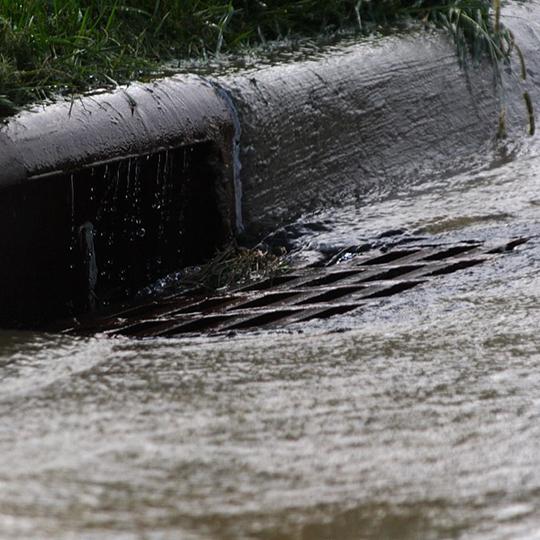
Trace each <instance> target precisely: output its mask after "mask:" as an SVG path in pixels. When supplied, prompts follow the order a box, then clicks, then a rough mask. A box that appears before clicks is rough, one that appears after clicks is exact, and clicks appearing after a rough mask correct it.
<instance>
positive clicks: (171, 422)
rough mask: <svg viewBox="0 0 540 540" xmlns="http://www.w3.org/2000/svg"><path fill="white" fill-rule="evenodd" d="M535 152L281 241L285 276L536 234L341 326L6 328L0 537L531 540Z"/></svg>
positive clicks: (535, 146)
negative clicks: (350, 250)
mask: <svg viewBox="0 0 540 540" xmlns="http://www.w3.org/2000/svg"><path fill="white" fill-rule="evenodd" d="M539 148H540V146H539V143H538V139H533V140H529V141H528V142H526V143H525V144H524V145H523V146H522V147H521V148H519V149H515V152H514V153H513V154H506V155H499V156H495V158H496V159H494V160H492V161H491V162H490V163H489V164H487V165H486V166H484V167H480V168H477V169H474V170H470V171H466V172H460V173H457V174H455V175H443V176H439V177H436V176H434V177H433V182H432V183H424V184H418V185H416V186H415V187H414V188H413V189H410V190H401V191H397V190H396V191H387V192H384V191H380V192H379V193H376V194H374V195H373V196H372V197H371V198H370V199H368V200H366V201H365V204H364V205H362V206H361V207H360V206H358V207H355V206H349V207H344V208H342V209H340V211H339V212H337V211H334V212H322V213H319V214H317V215H311V216H306V217H305V219H304V221H303V225H302V227H300V226H299V225H298V226H296V225H291V226H290V230H291V231H292V230H294V229H295V228H300V229H302V230H303V231H304V234H302V235H300V236H298V237H297V238H296V239H295V240H294V245H295V246H296V248H297V250H298V251H297V256H298V260H299V263H300V262H301V261H302V257H303V258H304V260H308V259H309V260H312V259H314V258H316V254H317V253H321V252H324V251H328V250H335V249H340V248H342V247H346V246H347V245H350V244H351V243H356V242H358V239H359V238H361V239H362V240H363V241H366V242H378V241H381V238H382V239H384V241H385V242H390V241H392V239H394V240H395V241H399V239H400V238H403V237H405V236H407V235H412V236H423V237H424V238H426V239H431V240H436V241H438V242H441V241H448V242H458V241H467V240H471V239H477V240H482V241H488V240H489V241H505V240H507V239H509V238H514V237H518V236H526V237H529V238H530V240H529V241H528V242H527V243H526V244H524V245H523V246H520V247H519V248H517V249H516V250H514V251H513V252H510V253H507V254H503V255H501V256H499V257H496V258H494V259H493V260H492V261H491V262H488V263H486V264H482V265H479V266H475V267H473V268H470V269H466V270H463V271H461V272H457V273H454V274H451V275H447V276H441V279H439V280H436V281H432V282H430V283H429V286H427V287H416V288H414V289H412V290H411V291H408V292H407V293H404V294H400V295H397V296H395V297H391V298H381V299H379V300H378V301H377V302H375V303H373V304H370V305H369V306H365V307H362V308H361V309H358V310H356V311H353V312H350V313H348V314H346V315H343V316H338V317H334V318H331V319H328V320H323V321H320V320H319V321H312V322H310V323H309V324H302V325H291V326H290V327H288V328H285V329H281V330H279V331H277V330H276V331H271V332H269V331H259V332H253V333H250V334H248V335H244V336H242V337H236V338H223V337H219V338H213V339H208V338H188V339H159V338H158V339H151V340H140V339H137V340H132V339H128V338H116V339H110V338H106V337H104V336H100V335H96V336H92V337H86V338H80V337H73V336H62V335H57V334H46V333H29V332H8V331H3V332H2V333H1V334H0V351H1V352H0V456H1V457H0V515H1V518H2V519H0V536H2V538H6V539H32V540H39V539H45V538H46V539H50V538H56V539H76V540H86V539H97V538H100V539H101V538H115V539H130V540H131V539H141V540H142V539H177V538H187V539H265V540H266V539H274V540H277V539H280V540H283V539H291V540H293V539H294V540H300V539H302V540H322V539H325V540H330V539H340V540H341V539H347V538H350V539H353V538H354V539H358V538H366V539H367V538H369V539H377V540H380V539H389V538H395V539H404V538H411V539H412V538H414V539H449V538H459V539H475V540H484V539H485V540H488V539H489V540H493V539H508V540H509V539H515V538H520V539H526V540H532V539H537V538H539V537H540V503H539V502H538V501H539V499H538V494H539V493H540V474H539V471H540V457H539V454H538V451H537V450H538V448H537V446H538V444H537V442H538V437H539V432H538V420H539V417H540V403H539V401H538V384H539V375H538V369H537V364H538V362H539V360H540V353H539V351H540V338H539V334H538V321H539V320H540V293H539V291H540V281H539V277H538V276H539V269H540V219H539V215H540V213H539V212H540V210H539V206H540V202H539V201H540V198H539V195H538V194H539V193H540V151H539ZM309 231H311V232H309ZM353 239H354V240H353Z"/></svg>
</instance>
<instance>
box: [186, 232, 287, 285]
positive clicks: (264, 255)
mask: <svg viewBox="0 0 540 540" xmlns="http://www.w3.org/2000/svg"><path fill="white" fill-rule="evenodd" d="M286 271H287V263H286V261H285V253H283V254H282V255H275V254H273V253H272V252H270V251H266V250H262V249H258V248H247V247H243V246H239V245H238V244H237V243H236V242H235V241H233V242H231V243H230V244H229V245H228V246H227V247H225V248H224V249H223V250H221V251H218V253H217V254H216V255H215V256H214V257H213V258H212V259H211V260H210V261H208V262H207V263H206V264H205V265H204V266H202V267H201V269H200V270H199V271H197V272H195V273H193V274H190V275H189V277H188V278H187V279H185V280H184V282H189V283H190V284H196V285H197V286H202V287H204V288H205V289H209V290H217V289H222V288H224V287H231V286H233V285H240V284H243V283H248V282H250V281H255V280H260V279H264V278H273V277H275V276H277V275H280V274H282V273H284V272H286Z"/></svg>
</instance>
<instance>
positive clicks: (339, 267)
mask: <svg viewBox="0 0 540 540" xmlns="http://www.w3.org/2000/svg"><path fill="white" fill-rule="evenodd" d="M526 241H527V239H523V238H520V239H516V240H513V241H511V242H507V243H505V244H501V245H496V246H494V245H487V244H484V243H482V242H467V243H461V244H457V245H456V244H455V245H452V246H448V245H444V246H416V247H410V248H407V249H395V250H389V251H387V252H385V253H382V252H381V251H377V252H375V253H368V254H357V255H354V256H352V257H351V258H348V259H347V260H342V262H339V263H336V264H333V265H332V266H327V267H324V268H304V269H301V270H296V271H293V272H290V273H287V274H284V275H279V276H276V277H275V278H273V279H265V280H262V281H259V282H256V283H249V284H246V285H244V286H238V287H236V288H233V289H229V290H227V291H226V292H221V293H219V292H216V293H203V292H201V291H200V290H199V291H198V292H197V291H195V292H194V291H191V292H185V291H184V292H174V291H171V292H169V293H165V294H160V295H159V296H153V297H146V298H139V299H136V300H133V301H131V302H125V303H123V304H120V305H116V306H110V307H109V308H107V309H106V310H102V311H99V312H93V313H88V314H86V315H83V316H81V317H79V318H77V319H72V320H70V321H64V322H62V323H58V324H56V325H55V328H54V329H55V330H57V331H63V332H69V333H76V334H93V333H104V334H108V335H112V336H114V335H123V336H133V337H140V338H145V337H164V336H182V335H194V334H207V335H208V334H219V333H229V332H236V331H240V330H256V329H270V328H280V327H281V328H283V327H286V326H287V325H290V324H292V323H297V322H302V321H309V320H312V319H327V318H329V317H332V316H334V315H342V314H344V313H347V312H350V311H353V310H355V309H358V308H361V307H362V306H363V305H365V304H366V303H368V302H373V301H374V300H376V299H380V298H385V297H390V296H393V295H396V294H400V293H402V292H405V291H407V290H409V289H412V288H414V287H417V286H419V285H423V284H425V283H427V282H429V281H431V280H433V279H437V277H438V276H443V275H445V274H450V273H453V272H456V271H459V270H463V269H466V268H469V267H472V266H475V265H478V264H481V263H483V262H486V261H487V260H489V259H491V258H493V257H494V256H495V255H496V254H498V253H502V252H505V251H511V250H512V249H514V248H515V247H516V246H518V245H520V244H522V243H524V242H526Z"/></svg>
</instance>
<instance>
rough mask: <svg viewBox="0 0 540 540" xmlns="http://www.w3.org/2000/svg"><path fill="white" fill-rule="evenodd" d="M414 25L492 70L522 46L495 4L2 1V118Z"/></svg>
mask: <svg viewBox="0 0 540 540" xmlns="http://www.w3.org/2000/svg"><path fill="white" fill-rule="evenodd" d="M411 18H412V19H416V20H420V21H423V22H425V23H429V24H431V25H435V26H437V27H440V28H445V29H447V30H448V31H449V32H450V33H451V34H452V35H453V37H454V39H455V41H456V45H457V48H458V52H459V54H460V57H461V58H462V59H463V60H464V61H465V59H466V57H467V55H468V54H469V52H472V55H473V57H474V58H478V57H479V56H480V55H482V54H483V53H485V52H487V53H488V54H489V55H490V57H491V58H492V60H493V62H494V65H498V64H499V62H504V63H508V62H509V60H510V56H511V54H512V52H513V51H517V52H518V54H519V49H517V47H516V45H515V40H514V38H513V35H512V34H511V32H509V31H507V30H506V29H505V28H504V27H503V26H502V25H501V23H500V0H264V1H262V0H137V1H136V2H135V1H134V0H26V1H24V2H21V1H18V0H17V1H16V0H0V115H5V114H9V113H10V112H13V111H14V110H15V109H16V108H17V107H18V106H20V105H22V104H25V103H29V102H32V101H36V100H42V99H45V98H50V97H52V96H56V95H58V94H73V93H79V92H83V91H85V90H88V89H90V88H96V87H109V86H114V85H116V84H118V83H125V82H128V81H130V80H133V79H141V78H144V77H148V76H152V75H155V74H158V73H163V68H162V67H161V66H163V64H164V62H166V61H170V60H171V59H182V58H184V59H185V58H194V57H197V58H200V57H207V56H209V55H216V54H219V53H221V52H234V51H238V50H239V49H240V48H242V47H247V46H254V45H256V44H260V43H261V42H263V43H264V42H266V41H269V40H277V39H280V38H284V37H300V36H303V37H306V36H307V37H315V36H318V35H321V33H323V34H331V33H334V32H337V31H339V30H343V29H349V30H355V31H357V32H360V33H363V34H368V33H371V32H373V31H374V30H376V29H377V28H381V27H383V26H386V27H392V25H395V24H396V23H397V22H398V21H403V20H405V19H411Z"/></svg>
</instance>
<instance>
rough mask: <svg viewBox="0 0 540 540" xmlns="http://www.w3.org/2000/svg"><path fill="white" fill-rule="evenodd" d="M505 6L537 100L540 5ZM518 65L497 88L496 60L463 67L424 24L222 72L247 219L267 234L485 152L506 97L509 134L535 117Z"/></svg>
mask: <svg viewBox="0 0 540 540" xmlns="http://www.w3.org/2000/svg"><path fill="white" fill-rule="evenodd" d="M506 15H507V16H506V18H505V24H507V26H509V27H510V28H513V30H514V32H515V34H516V39H517V41H518V42H519V44H520V46H521V49H522V50H523V53H524V56H525V58H526V63H527V67H528V72H529V74H528V75H529V77H528V79H529V80H528V82H527V88H528V90H529V92H530V93H531V95H532V98H533V100H534V101H535V102H536V103H538V102H540V57H539V54H538V51H540V26H538V24H535V23H534V21H538V22H540V7H539V6H537V5H526V6H525V5H518V6H513V7H512V10H511V11H507V14H506ZM531 21H533V22H531ZM514 71H515V76H511V75H508V74H506V77H505V82H504V95H502V94H501V92H498V91H497V89H496V88H495V84H494V73H493V69H492V67H491V65H490V64H489V62H487V61H484V62H483V64H482V65H481V66H470V68H469V69H468V70H467V73H466V72H465V70H464V69H463V68H462V66H460V64H459V61H458V57H457V54H456V50H455V45H454V44H453V42H452V41H451V39H450V38H449V37H448V36H446V35H445V34H442V33H440V32H439V33H428V32H425V31H422V32H419V33H417V34H416V35H405V36H392V37H386V38H381V39H378V40H375V42H370V43H368V44H362V43H360V44H353V45H351V46H350V47H347V48H344V49H342V50H340V51H338V53H337V54H336V52H335V51H334V52H329V53H328V54H326V55H322V56H320V57H317V58H315V59H313V60H311V61H305V62H301V63H296V64H294V63H293V64H290V65H279V66H274V67H266V68H262V69H257V70H253V71H250V72H243V73H241V74H239V75H231V76H228V77H223V78H221V79H219V80H218V84H219V85H220V86H221V87H222V88H223V89H225V90H226V92H227V93H228V94H229V95H230V97H231V99H232V101H233V102H234V104H235V107H236V110H237V113H238V116H239V121H240V124H241V126H242V133H241V137H240V148H241V150H240V155H239V158H240V162H241V164H242V169H241V185H242V190H243V192H242V197H243V217H244V225H245V227H246V229H247V230H248V231H251V232H252V234H253V235H254V236H260V235H262V234H265V233H267V232H270V231H272V230H275V229H276V228H277V227H279V226H282V225H284V224H287V223H291V222H294V221H295V220H296V219H298V218H299V217H300V216H301V215H303V214H306V213H310V212H313V211H316V210H318V209H324V208H332V207H339V206H340V205H344V204H348V203H352V204H358V203H360V204H361V203H362V201H363V200H364V199H365V197H366V195H368V194H369V193H372V192H376V193H380V194H385V193H389V192H392V191H397V190H403V189H406V188H407V186H410V185H411V184H413V183H417V182H419V181H421V180H423V179H424V180H425V179H427V178H429V179H435V178H437V177H438V176H439V175H441V174H445V173H447V172H450V173H451V171H455V170H459V169H460V168H463V167H470V166H471V165H473V164H474V163H478V162H482V163H485V162H486V157H488V156H489V155H490V153H492V152H493V150H494V149H495V148H496V141H495V137H496V133H497V129H498V117H499V113H500V111H501V107H502V106H505V107H507V109H508V110H507V125H508V132H509V135H510V136H511V137H514V138H515V137H517V138H522V136H523V135H524V134H525V133H526V132H527V129H528V123H527V116H526V109H525V105H524V102H523V99H522V92H523V89H522V88H521V82H520V81H519V60H518V58H517V56H516V57H515V66H514Z"/></svg>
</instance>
